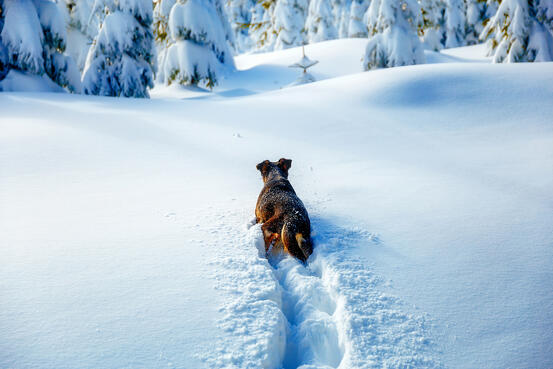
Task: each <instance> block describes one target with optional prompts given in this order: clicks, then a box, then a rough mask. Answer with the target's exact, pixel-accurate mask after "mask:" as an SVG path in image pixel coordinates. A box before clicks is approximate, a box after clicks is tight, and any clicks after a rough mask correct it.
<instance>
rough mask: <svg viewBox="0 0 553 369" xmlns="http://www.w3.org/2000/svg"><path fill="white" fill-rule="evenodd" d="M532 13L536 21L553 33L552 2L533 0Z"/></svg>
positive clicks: (549, 0)
mask: <svg viewBox="0 0 553 369" xmlns="http://www.w3.org/2000/svg"><path fill="white" fill-rule="evenodd" d="M534 12H535V16H536V19H537V20H538V21H539V22H540V23H542V24H543V25H544V26H545V27H547V28H548V29H549V30H550V31H553V1H551V0H534Z"/></svg>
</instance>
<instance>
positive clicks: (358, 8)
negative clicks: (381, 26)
mask: <svg viewBox="0 0 553 369" xmlns="http://www.w3.org/2000/svg"><path fill="white" fill-rule="evenodd" d="M369 3H370V0H353V1H352V3H351V7H350V11H349V25H348V37H358V38H362V37H367V36H368V30H367V24H366V23H365V22H364V21H363V18H364V16H365V13H366V12H367V9H368V8H369Z"/></svg>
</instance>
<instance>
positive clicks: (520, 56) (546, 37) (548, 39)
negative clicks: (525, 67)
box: [482, 0, 553, 63]
mask: <svg viewBox="0 0 553 369" xmlns="http://www.w3.org/2000/svg"><path fill="white" fill-rule="evenodd" d="M543 4H545V5H546V6H543ZM547 5H549V4H547V3H546V2H545V3H542V2H540V1H537V2H536V1H532V2H529V1H526V0H503V1H502V2H501V4H500V5H499V8H498V10H497V13H496V14H495V16H494V17H493V18H492V19H491V20H490V21H489V22H488V23H487V24H486V27H485V28H484V31H483V32H482V38H483V39H487V38H489V41H488V53H489V55H492V56H493V61H494V62H495V63H502V62H525V61H530V62H532V61H552V60H553V30H551V28H549V27H548V26H547V25H546V24H544V23H542V22H540V20H538V18H536V15H538V14H547V13H550V12H551V10H549V9H548V6H547ZM542 17H543V16H542ZM542 19H544V20H545V18H542Z"/></svg>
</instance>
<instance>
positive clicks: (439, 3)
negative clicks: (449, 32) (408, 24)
mask: <svg viewBox="0 0 553 369" xmlns="http://www.w3.org/2000/svg"><path fill="white" fill-rule="evenodd" d="M419 3H420V5H421V11H422V19H423V22H422V26H421V27H420V28H419V35H420V36H421V39H422V40H423V42H424V44H425V45H426V47H427V48H429V49H431V50H434V51H439V50H441V49H443V48H444V45H445V9H446V3H445V0H419Z"/></svg>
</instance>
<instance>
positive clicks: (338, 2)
mask: <svg viewBox="0 0 553 369" xmlns="http://www.w3.org/2000/svg"><path fill="white" fill-rule="evenodd" d="M352 1H353V0H331V2H330V4H331V8H332V15H333V17H334V21H333V22H334V24H335V25H336V30H337V31H338V37H339V38H346V37H348V32H349V22H350V10H351V3H352Z"/></svg>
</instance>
